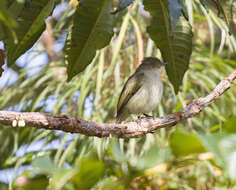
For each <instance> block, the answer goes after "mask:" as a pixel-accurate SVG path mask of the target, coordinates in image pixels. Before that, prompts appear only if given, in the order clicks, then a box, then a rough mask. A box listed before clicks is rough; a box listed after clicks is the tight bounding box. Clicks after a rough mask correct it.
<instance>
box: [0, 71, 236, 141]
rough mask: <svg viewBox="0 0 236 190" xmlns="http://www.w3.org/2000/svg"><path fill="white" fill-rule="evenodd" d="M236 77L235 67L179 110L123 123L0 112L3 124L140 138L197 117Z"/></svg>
mask: <svg viewBox="0 0 236 190" xmlns="http://www.w3.org/2000/svg"><path fill="white" fill-rule="evenodd" d="M235 79H236V70H235V71H234V72H233V73H231V74H230V75H229V76H228V77H227V78H225V79H223V80H222V81H221V82H220V83H219V84H218V85H217V86H216V88H215V89H214V90H213V91H212V92H211V93H210V94H209V95H208V96H206V97H202V98H198V99H195V100H193V101H192V102H191V103H190V104H188V105H187V106H185V107H184V108H183V109H182V110H181V111H180V112H175V113H172V114H169V115H165V116H163V117H160V118H156V119H152V118H143V119H140V120H138V121H136V122H128V123H124V124H115V123H112V124H105V123H97V122H93V121H86V120H83V119H79V118H76V117H73V116H66V115H51V114H46V113H39V112H22V113H21V112H13V111H0V124H4V125H12V126H16V125H18V126H19V127H20V126H24V125H26V126H29V127H36V128H44V129H50V130H61V131H65V132H70V133H81V134H84V135H87V136H97V137H107V136H110V135H113V136H116V137H120V138H134V137H140V136H143V135H145V134H147V133H150V132H152V131H154V130H156V129H159V128H163V127H171V126H174V125H176V124H177V123H179V122H181V121H183V120H185V119H188V118H191V117H194V116H195V115H197V114H198V113H199V112H201V111H202V110H203V109H204V108H205V107H206V106H208V105H210V104H211V103H213V102H214V101H216V99H218V98H219V97H220V95H222V94H223V93H224V92H225V91H226V90H228V89H229V88H230V87H231V85H232V83H233V81H234V80H235Z"/></svg>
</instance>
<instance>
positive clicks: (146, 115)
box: [143, 113, 153, 118]
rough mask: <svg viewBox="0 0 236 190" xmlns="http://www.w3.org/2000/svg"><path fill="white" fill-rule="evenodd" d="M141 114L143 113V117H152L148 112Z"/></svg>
mask: <svg viewBox="0 0 236 190" xmlns="http://www.w3.org/2000/svg"><path fill="white" fill-rule="evenodd" d="M143 115H144V116H145V117H149V118H153V116H151V115H148V114H146V113H143Z"/></svg>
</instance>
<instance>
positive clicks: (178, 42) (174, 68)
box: [143, 0, 193, 93]
mask: <svg viewBox="0 0 236 190" xmlns="http://www.w3.org/2000/svg"><path fill="white" fill-rule="evenodd" d="M143 3H144V7H145V9H146V10H147V11H149V12H150V14H151V15H152V20H151V24H150V26H149V27H148V28H147V32H148V33H149V35H150V37H151V38H152V40H153V41H154V42H155V44H156V46H157V47H158V48H159V49H160V51H161V54H162V57H163V59H164V61H165V62H168V64H167V66H166V71H167V75H168V78H169V80H170V82H171V83H172V84H173V86H174V89H175V92H176V93H177V92H178V90H179V86H180V85H181V83H182V79H183V76H184V73H185V72H186V71H187V69H188V64H189V59H190V56H191V53H192V37H193V34H192V28H191V26H190V24H189V23H188V22H187V21H186V19H185V18H183V17H180V18H179V20H178V22H177V24H176V26H175V28H174V30H173V33H172V32H171V24H170V13H169V4H168V1H163V0H144V1H143Z"/></svg>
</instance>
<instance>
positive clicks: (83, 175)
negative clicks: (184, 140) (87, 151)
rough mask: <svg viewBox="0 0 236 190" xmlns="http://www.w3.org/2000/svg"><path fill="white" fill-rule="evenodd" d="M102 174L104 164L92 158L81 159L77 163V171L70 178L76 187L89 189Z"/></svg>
mask: <svg viewBox="0 0 236 190" xmlns="http://www.w3.org/2000/svg"><path fill="white" fill-rule="evenodd" d="M103 176H104V164H103V162H101V161H99V160H95V159H92V158H88V159H83V160H81V161H80V163H79V167H78V173H77V174H75V175H74V176H73V178H72V180H73V181H74V183H75V184H76V187H77V189H84V190H87V189H90V188H91V187H92V186H94V185H95V184H96V183H97V182H98V180H100V179H101V178H102V177H103Z"/></svg>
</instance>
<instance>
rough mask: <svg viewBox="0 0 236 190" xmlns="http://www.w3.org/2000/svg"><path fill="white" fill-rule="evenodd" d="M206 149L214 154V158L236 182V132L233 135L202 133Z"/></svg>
mask: <svg viewBox="0 0 236 190" xmlns="http://www.w3.org/2000/svg"><path fill="white" fill-rule="evenodd" d="M200 139H201V140H202V142H203V144H204V146H205V147H206V149H207V150H208V151H210V152H212V153H213V154H214V159H215V161H216V163H217V164H219V165H220V166H221V167H222V168H223V169H224V170H225V171H226V172H227V173H228V175H229V177H230V179H231V180H232V181H234V182H236V156H235V155H236V134H232V135H214V136H209V135H201V136H200Z"/></svg>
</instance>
